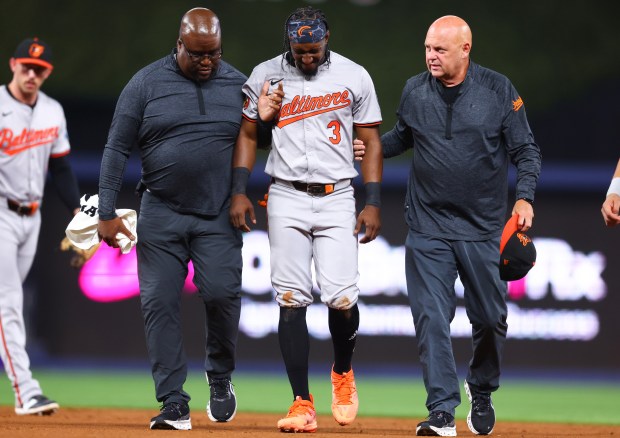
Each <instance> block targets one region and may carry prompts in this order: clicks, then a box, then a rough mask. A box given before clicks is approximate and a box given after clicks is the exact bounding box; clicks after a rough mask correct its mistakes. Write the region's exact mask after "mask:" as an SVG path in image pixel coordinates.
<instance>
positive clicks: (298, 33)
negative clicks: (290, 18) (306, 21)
mask: <svg viewBox="0 0 620 438" xmlns="http://www.w3.org/2000/svg"><path fill="white" fill-rule="evenodd" d="M306 29H312V28H311V27H310V26H301V27H300V28H299V29H297V36H302V35H303V33H304V30H306ZM308 34H309V35H310V36H312V31H310V32H308Z"/></svg>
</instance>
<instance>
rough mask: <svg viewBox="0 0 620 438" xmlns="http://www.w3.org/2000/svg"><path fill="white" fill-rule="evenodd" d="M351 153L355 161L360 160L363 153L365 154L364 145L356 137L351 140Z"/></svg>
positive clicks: (362, 157)
mask: <svg viewBox="0 0 620 438" xmlns="http://www.w3.org/2000/svg"><path fill="white" fill-rule="evenodd" d="M353 153H354V155H355V161H362V160H363V159H364V155H366V145H365V144H364V142H363V141H362V140H360V139H358V138H356V139H355V140H353Z"/></svg>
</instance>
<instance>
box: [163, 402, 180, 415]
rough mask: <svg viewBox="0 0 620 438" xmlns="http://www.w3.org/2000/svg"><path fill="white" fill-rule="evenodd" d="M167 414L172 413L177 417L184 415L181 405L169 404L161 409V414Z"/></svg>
mask: <svg viewBox="0 0 620 438" xmlns="http://www.w3.org/2000/svg"><path fill="white" fill-rule="evenodd" d="M167 412H172V413H174V414H176V415H177V416H179V417H181V415H182V412H181V405H180V404H179V403H168V404H165V405H164V406H163V407H162V408H161V413H162V414H165V413H167Z"/></svg>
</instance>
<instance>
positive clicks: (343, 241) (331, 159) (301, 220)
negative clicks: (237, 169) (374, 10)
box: [243, 52, 381, 309]
mask: <svg viewBox="0 0 620 438" xmlns="http://www.w3.org/2000/svg"><path fill="white" fill-rule="evenodd" d="M330 55H331V56H330V62H329V63H325V64H323V65H321V66H320V67H319V69H318V72H317V74H316V75H315V76H311V77H306V76H304V75H303V73H302V72H301V71H299V70H298V69H297V68H296V67H295V66H291V65H289V64H287V63H286V62H284V61H283V59H282V57H281V56H277V57H275V58H273V59H270V60H269V61H266V62H264V63H262V64H260V65H258V66H257V67H256V68H255V69H254V71H253V72H252V74H251V75H250V77H249V79H248V80H247V82H246V83H245V85H244V86H243V92H244V93H245V94H246V96H247V98H246V103H245V107H244V111H243V116H244V117H245V118H246V119H249V120H251V121H256V119H257V117H258V115H257V100H258V96H259V95H260V93H261V90H262V87H263V85H264V83H265V81H270V84H271V87H273V88H275V87H277V86H278V84H279V83H282V84H283V90H284V99H283V101H282V107H281V110H280V114H279V117H278V119H277V121H276V124H275V126H274V128H273V130H272V133H273V140H272V149H271V152H270V153H269V157H268V159H267V165H266V169H265V171H266V172H267V173H268V174H269V175H271V176H272V177H273V178H274V181H275V184H272V185H271V187H270V189H269V203H268V209H267V214H268V224H269V242H270V248H271V251H270V255H271V280H272V285H273V287H274V289H275V291H276V300H277V302H278V303H279V304H280V305H281V306H291V307H296V306H297V307H298V306H307V305H309V304H310V303H312V301H313V298H312V293H311V292H312V274H311V270H310V266H311V263H312V262H313V261H314V266H315V271H316V281H317V284H318V286H319V288H320V290H321V300H322V301H323V302H325V303H326V304H327V305H328V306H330V307H334V308H339V309H346V308H350V307H352V306H353V305H354V304H355V303H356V302H357V297H358V294H359V289H358V288H357V281H358V279H359V274H358V268H357V245H358V242H357V238H356V236H355V235H354V234H353V229H354V228H355V223H356V213H355V198H354V196H353V188H352V187H351V185H350V180H351V179H352V178H354V177H355V176H357V171H356V170H355V167H354V156H353V147H352V144H353V136H354V127H355V126H376V125H378V124H380V123H381V110H380V107H379V103H378V100H377V95H376V93H375V89H374V85H373V83H372V79H371V78H370V75H369V74H368V72H367V71H366V70H365V69H364V68H363V67H361V66H360V65H358V64H356V63H354V62H353V61H351V60H349V59H347V58H345V57H343V56H341V55H339V54H337V53H335V52H331V54H330ZM299 183H322V184H329V185H330V187H331V189H330V190H332V189H333V190H334V191H333V193H330V194H327V195H324V196H314V195H312V194H310V193H308V192H306V191H301V190H300V188H299V187H300V185H299ZM296 187H297V188H296Z"/></svg>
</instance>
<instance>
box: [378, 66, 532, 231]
mask: <svg viewBox="0 0 620 438" xmlns="http://www.w3.org/2000/svg"><path fill="white" fill-rule="evenodd" d="M442 87H443V86H442V85H441V83H440V82H439V81H438V80H436V79H435V78H433V77H432V75H431V74H430V73H429V72H424V73H421V74H419V75H417V76H414V77H412V78H410V79H409V80H408V81H407V83H406V85H405V88H404V90H403V93H402V96H401V101H400V105H399V108H398V112H397V116H398V120H397V122H396V125H395V126H394V128H393V129H392V130H391V131H389V132H387V133H385V134H384V135H383V136H382V137H381V143H382V145H383V151H384V152H383V154H384V156H385V157H386V158H389V157H392V156H395V155H398V154H401V153H403V152H404V151H406V150H407V149H410V148H413V159H412V163H411V170H410V175H409V183H408V188H407V198H406V205H405V207H406V220H407V224H408V225H409V226H410V227H411V228H412V229H414V230H416V231H419V232H422V233H425V234H429V235H432V236H437V237H441V238H446V239H453V240H472V241H475V240H486V239H489V238H492V237H496V236H498V235H500V234H501V230H502V228H503V226H504V222H505V216H506V208H507V205H506V203H507V202H506V201H507V191H508V164H509V162H512V163H513V164H514V165H515V166H516V168H517V187H516V196H517V199H519V198H527V199H530V200H533V199H534V191H535V188H536V183H537V181H538V176H539V174H540V167H541V154H540V149H539V148H538V145H537V144H536V143H535V142H534V136H533V135H532V132H531V130H530V127H529V124H528V122H527V118H526V115H525V108H524V106H523V101H522V99H521V98H520V97H519V94H518V93H517V91H516V90H515V88H514V87H513V85H512V84H511V82H510V81H509V80H508V78H506V77H505V76H503V75H501V74H499V73H497V72H494V71H492V70H489V69H487V68H484V67H481V66H479V65H477V64H475V63H474V62H470V66H469V69H468V71H467V76H466V78H465V81H464V82H463V83H462V84H461V86H460V90H459V92H458V94H457V96H456V99H455V100H454V102H453V103H452V104H448V103H446V101H445V100H444V99H443V98H442Z"/></svg>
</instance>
